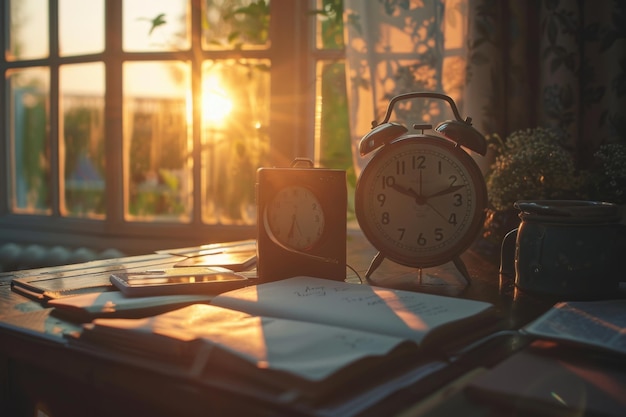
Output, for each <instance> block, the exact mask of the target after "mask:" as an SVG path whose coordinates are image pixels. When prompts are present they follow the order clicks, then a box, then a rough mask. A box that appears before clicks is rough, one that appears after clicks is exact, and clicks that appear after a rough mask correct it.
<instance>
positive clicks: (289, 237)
mask: <svg viewBox="0 0 626 417" xmlns="http://www.w3.org/2000/svg"><path fill="white" fill-rule="evenodd" d="M296 227H297V224H296V215H295V213H294V215H293V216H291V227H289V232H288V233H287V238H288V239H291V238H292V237H293V231H294V230H295V228H296Z"/></svg>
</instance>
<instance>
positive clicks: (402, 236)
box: [398, 228, 406, 240]
mask: <svg viewBox="0 0 626 417" xmlns="http://www.w3.org/2000/svg"><path fill="white" fill-rule="evenodd" d="M398 232H400V238H399V239H398V240H402V239H404V232H406V229H405V228H400V229H398Z"/></svg>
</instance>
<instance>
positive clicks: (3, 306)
mask: <svg viewBox="0 0 626 417" xmlns="http://www.w3.org/2000/svg"><path fill="white" fill-rule="evenodd" d="M347 248H348V258H347V260H348V264H349V266H350V268H347V270H346V271H347V281H351V282H358V281H359V280H360V279H362V278H360V277H363V276H364V274H365V271H366V270H367V268H368V265H369V263H370V261H371V260H372V258H373V256H374V255H375V254H376V251H375V249H374V248H373V247H372V246H371V245H370V244H369V243H368V242H367V241H366V240H365V239H364V238H363V236H362V234H361V233H360V231H358V230H349V233H348V238H347ZM463 259H464V261H465V263H466V265H467V268H468V270H469V272H470V275H471V277H472V279H471V284H469V285H468V283H467V282H466V281H465V280H464V278H463V277H462V276H460V275H459V274H458V273H457V272H456V271H455V269H454V268H453V267H452V266H451V265H444V266H441V267H438V268H432V269H429V270H424V271H422V273H421V275H420V274H419V272H418V271H416V270H415V269H412V268H407V267H404V266H400V265H396V264H394V263H392V262H389V261H384V262H383V263H382V265H381V266H380V268H378V270H377V271H376V272H375V273H374V274H373V275H372V279H373V280H375V282H376V284H378V285H382V286H390V287H395V288H408V289H412V290H418V291H424V292H429V293H435V294H443V295H451V296H455V297H462V298H468V299H476V300H484V301H489V302H491V303H493V304H494V305H495V306H496V307H497V309H498V310H499V312H500V314H501V315H502V316H503V317H504V319H505V320H504V323H505V327H508V328H510V329H517V328H519V327H520V326H522V325H523V324H525V323H527V322H528V321H530V320H532V319H533V318H535V317H537V316H538V315H539V314H541V313H543V312H544V311H546V310H547V308H549V307H550V306H551V305H552V303H553V300H548V299H544V298H541V297H534V296H529V295H525V294H521V293H519V292H518V291H516V290H515V287H514V285H513V281H512V278H511V277H510V276H509V277H507V276H501V275H500V274H499V265H498V262H497V260H494V259H486V258H485V257H484V256H481V255H480V254H479V253H477V252H476V251H475V250H472V249H470V250H469V251H468V252H467V253H466V254H465V255H463ZM177 260H180V258H179V257H174V256H172V255H169V254H166V253H165V254H164V253H160V254H156V253H155V254H150V255H145V256H139V257H129V258H122V259H114V260H105V261H95V262H90V263H86V264H80V265H68V266H63V267H55V268H44V269H39V270H30V271H16V272H13V273H5V274H2V275H0V375H1V378H2V379H0V387H1V388H2V389H1V391H0V415H2V416H12V415H20V416H21V415H24V416H33V415H37V412H40V413H41V412H43V413H44V414H41V415H50V416H73V415H76V416H112V415H115V416H124V415H128V416H140V415H141V416H143V415H151V416H159V415H164V416H166V415H176V416H183V415H190V416H193V415H297V413H298V412H297V411H294V410H289V409H282V408H281V407H280V406H274V405H271V404H267V403H265V402H264V401H262V400H259V399H254V398H253V399H250V398H246V397H241V396H240V395H237V394H234V393H232V392H230V391H229V390H228V389H223V387H220V384H219V381H207V382H206V384H203V383H200V384H199V383H198V382H197V381H189V380H188V379H186V377H185V375H184V373H181V372H180V370H178V369H175V368H174V367H171V366H167V365H162V366H160V365H159V364H156V365H155V363H154V362H153V361H152V362H151V361H141V360H139V361H132V360H128V359H127V358H122V357H115V355H113V356H110V355H108V356H107V355H101V354H98V353H96V352H90V351H89V350H84V349H78V348H76V347H74V346H71V345H70V344H68V342H67V338H66V337H65V336H66V335H67V334H69V333H71V332H80V331H81V324H80V323H73V322H71V321H68V320H64V319H62V318H59V317H57V316H55V315H54V314H53V309H51V308H47V307H46V306H45V305H44V304H45V303H42V302H40V301H36V300H34V299H32V298H29V297H25V296H23V295H20V294H17V293H16V292H15V291H12V290H11V287H10V283H11V280H12V279H14V278H17V277H24V276H33V275H41V276H45V274H48V275H55V274H56V275H55V276H59V275H61V274H62V275H65V276H66V277H67V278H65V279H67V280H71V279H75V278H72V276H75V275H81V274H82V275H89V274H93V275H97V274H100V275H102V273H103V271H104V272H105V273H108V272H107V271H111V270H114V269H116V268H120V267H122V266H123V267H124V268H127V269H129V270H133V269H141V268H145V266H146V264H150V263H155V264H159V265H165V264H168V263H173V262H175V261H177ZM42 274H44V275H42ZM522 344H523V341H520V339H519V338H517V337H516V336H515V335H514V334H513V335H511V334H503V335H502V337H498V338H495V339H494V340H493V342H490V343H486V344H485V347H484V348H481V349H477V351H476V352H475V353H473V354H472V355H470V356H468V359H467V360H465V361H460V362H459V363H457V364H455V366H454V367H451V369H449V370H447V371H446V372H444V373H443V374H442V375H440V376H439V377H437V378H431V379H429V380H428V381H427V382H418V383H416V384H414V385H413V386H411V387H408V388H406V389H403V390H402V392H398V393H395V394H393V395H391V396H390V397H389V398H388V399H386V400H384V401H381V402H379V403H378V404H373V405H372V406H371V407H367V409H366V410H364V411H363V412H362V413H361V415H364V416H367V415H372V416H376V415H398V416H408V415H448V413H456V412H459V413H462V414H463V415H468V410H469V409H472V410H474V412H475V413H476V415H488V414H489V413H491V412H492V411H493V410H490V409H489V407H484V406H483V405H478V404H474V403H471V402H470V401H469V400H468V399H467V398H465V396H464V395H463V394H462V391H460V390H458V389H453V388H452V389H451V388H450V387H455V386H462V383H461V382H462V381H463V378H467V375H470V374H471V372H472V370H473V369H475V368H477V367H489V366H492V365H493V364H494V363H496V362H497V361H499V360H501V359H502V358H504V357H506V356H507V355H509V354H510V353H511V352H513V351H515V350H517V349H519V348H520V347H521V346H522ZM373 377H375V376H373ZM459 381H461V382H459ZM459 384H460V385H459ZM446 390H447V391H446ZM443 399H445V401H442V400H443ZM468 407H469V408H468ZM455 410H456V411H455ZM461 410H464V411H461ZM441 413H443V414H441ZM304 414H306V413H304Z"/></svg>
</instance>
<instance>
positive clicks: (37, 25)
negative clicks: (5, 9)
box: [7, 0, 49, 61]
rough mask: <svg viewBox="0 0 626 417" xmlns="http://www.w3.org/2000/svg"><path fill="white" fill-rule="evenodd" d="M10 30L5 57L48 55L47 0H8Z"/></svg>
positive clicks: (30, 57) (9, 58) (23, 57)
mask: <svg viewBox="0 0 626 417" xmlns="http://www.w3.org/2000/svg"><path fill="white" fill-rule="evenodd" d="M9 3H10V4H9V14H10V25H11V26H10V29H11V30H10V31H9V45H8V48H7V50H8V54H7V59H8V60H10V61H15V60H20V59H37V58H45V57H47V56H48V53H49V49H48V39H49V38H48V0H13V1H9Z"/></svg>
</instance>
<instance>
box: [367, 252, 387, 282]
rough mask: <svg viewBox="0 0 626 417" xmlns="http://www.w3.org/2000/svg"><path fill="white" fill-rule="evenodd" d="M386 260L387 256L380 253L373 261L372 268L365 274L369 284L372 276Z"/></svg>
mask: <svg viewBox="0 0 626 417" xmlns="http://www.w3.org/2000/svg"><path fill="white" fill-rule="evenodd" d="M384 259H385V256H384V255H383V254H382V253H380V252H378V253H377V254H376V256H374V259H372V262H371V263H370V266H369V268H367V272H366V273H365V279H366V280H367V282H370V276H371V275H372V274H373V273H374V271H375V270H376V269H377V268H378V267H379V266H380V264H381V263H382V262H383V260H384ZM370 283H371V282H370Z"/></svg>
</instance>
